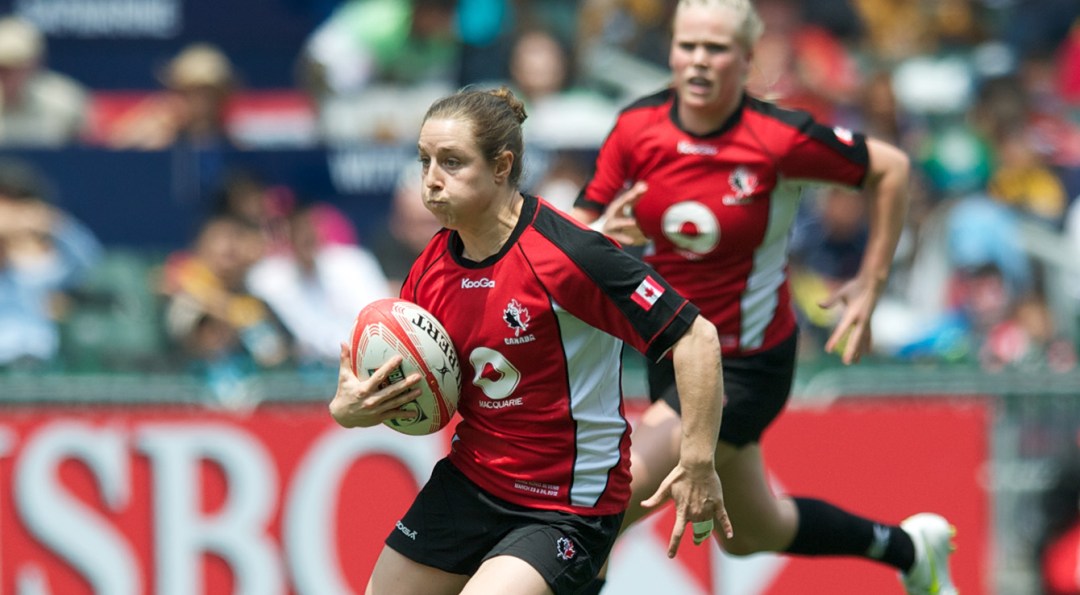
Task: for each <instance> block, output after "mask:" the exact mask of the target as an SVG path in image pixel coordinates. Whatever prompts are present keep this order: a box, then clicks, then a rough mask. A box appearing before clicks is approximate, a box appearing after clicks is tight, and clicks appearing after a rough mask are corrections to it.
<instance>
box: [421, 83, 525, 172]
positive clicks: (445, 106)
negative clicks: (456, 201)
mask: <svg viewBox="0 0 1080 595" xmlns="http://www.w3.org/2000/svg"><path fill="white" fill-rule="evenodd" d="M526 117H527V114H526V113H525V105H524V104H523V103H521V100H519V99H518V98H517V97H515V96H514V93H513V92H512V91H510V89H508V88H507V87H500V88H498V89H492V90H475V89H463V90H461V91H458V92H457V93H454V94H453V95H449V96H447V97H443V98H442V99H439V100H437V101H436V102H435V103H433V104H432V105H431V107H430V108H428V111H427V113H426V114H424V122H427V121H428V120H429V119H432V118H439V119H447V120H463V121H467V122H470V123H471V124H472V130H473V137H475V139H476V146H477V147H479V148H480V153H481V154H483V155H484V157H485V158H486V159H487V160H488V162H490V163H494V162H495V159H496V158H497V157H498V156H499V155H500V154H502V152H503V151H510V152H511V153H512V154H513V156H514V163H513V165H511V167H510V177H509V179H508V181H509V182H510V184H511V185H512V186H515V187H516V186H517V185H518V182H519V181H520V180H521V170H522V157H523V156H524V153H525V142H524V139H523V136H522V133H521V124H522V123H523V122H524V121H525V118H526Z"/></svg>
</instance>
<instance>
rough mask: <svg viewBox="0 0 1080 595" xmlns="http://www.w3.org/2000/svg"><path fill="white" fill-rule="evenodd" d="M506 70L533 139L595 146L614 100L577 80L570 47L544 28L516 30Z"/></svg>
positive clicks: (606, 126)
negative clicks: (521, 101) (518, 97)
mask: <svg viewBox="0 0 1080 595" xmlns="http://www.w3.org/2000/svg"><path fill="white" fill-rule="evenodd" d="M509 75H510V80H509V86H510V87H511V88H512V89H514V90H515V92H520V96H521V97H522V100H523V101H524V103H525V109H527V110H528V112H529V120H528V124H527V125H526V126H527V127H526V132H527V134H528V135H529V137H530V139H531V142H533V143H536V144H537V145H544V146H547V147H550V148H581V147H588V148H593V147H597V146H599V145H600V143H601V142H603V140H604V137H606V136H607V133H608V131H609V130H611V126H612V125H613V124H614V123H615V115H616V114H617V112H618V108H617V106H616V105H615V103H614V102H613V101H611V100H609V99H608V98H607V97H605V96H603V95H602V94H600V93H599V92H597V91H596V90H594V89H592V88H590V87H588V86H583V85H580V84H578V80H577V78H576V73H575V60H574V54H573V51H572V50H571V48H569V47H567V46H566V45H565V44H564V43H563V42H562V41H561V40H560V39H559V38H557V37H556V36H555V34H554V33H552V32H550V31H548V30H546V29H529V30H526V31H523V32H522V33H521V34H520V35H519V36H518V38H517V39H516V40H515V42H514V44H513V46H512V48H511V52H510V70H509ZM545 198H546V195H545Z"/></svg>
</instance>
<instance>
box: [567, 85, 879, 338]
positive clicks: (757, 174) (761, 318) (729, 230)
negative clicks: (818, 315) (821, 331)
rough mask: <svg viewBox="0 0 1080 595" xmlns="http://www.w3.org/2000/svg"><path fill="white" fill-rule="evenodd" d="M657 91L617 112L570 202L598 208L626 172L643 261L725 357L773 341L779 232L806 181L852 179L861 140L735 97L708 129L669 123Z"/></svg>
mask: <svg viewBox="0 0 1080 595" xmlns="http://www.w3.org/2000/svg"><path fill="white" fill-rule="evenodd" d="M675 101H676V96H675V93H674V92H673V91H672V90H670V89H668V90H665V91H663V92H660V93H657V94H655V95H651V96H649V97H646V98H643V99H641V100H639V101H637V102H636V103H634V104H633V105H631V106H630V107H628V108H626V109H625V110H623V112H622V113H621V114H620V115H619V118H618V120H617V121H616V123H615V127H614V129H613V130H612V131H611V134H610V135H609V136H608V138H607V140H605V141H604V145H603V146H602V147H601V149H600V153H599V156H598V157H597V162H596V172H595V173H594V175H593V178H592V179H591V180H590V181H589V183H588V184H587V185H586V187H585V188H584V189H583V191H582V193H581V196H579V197H578V200H577V203H576V206H578V207H582V208H586V209H592V210H600V211H602V210H603V209H604V208H605V207H606V206H607V205H608V204H609V203H610V202H611V201H612V200H613V199H614V198H615V197H616V196H617V195H618V194H619V193H620V192H622V191H623V190H624V189H625V188H627V187H628V186H629V185H631V184H632V183H634V182H637V181H645V182H646V183H647V184H648V190H647V191H646V193H645V195H644V196H643V197H642V198H641V200H640V201H639V202H638V204H637V206H636V207H635V209H634V216H635V218H636V219H637V222H638V225H639V226H640V227H641V230H642V231H643V232H644V233H645V235H646V236H647V237H649V238H650V239H651V240H652V247H651V248H650V249H649V250H647V252H646V256H645V258H646V261H647V262H649V263H650V264H651V265H652V266H653V267H655V268H656V270H657V272H659V273H660V274H661V275H663V276H664V278H666V279H667V280H668V281H669V282H670V283H671V284H672V285H673V286H674V287H675V288H676V289H678V290H679V292H680V293H682V294H683V295H684V296H686V297H687V298H689V299H690V300H691V301H692V302H694V304H696V305H697V306H698V307H700V308H701V312H702V315H703V316H705V317H706V318H708V319H709V320H710V321H712V322H713V323H714V324H716V326H717V330H718V331H719V333H720V342H721V346H722V348H723V353H724V355H725V356H728V355H734V356H738V355H739V354H750V353H754V352H757V351H761V350H764V349H768V348H770V347H773V346H775V345H777V344H778V343H779V342H780V341H782V340H783V339H784V338H786V337H787V336H789V335H790V334H791V333H792V332H793V331H794V328H795V316H794V313H793V312H792V309H791V306H790V298H789V291H788V287H787V243H788V235H789V231H790V229H791V226H792V223H793V221H794V218H795V213H796V210H797V208H798V202H799V195H800V185H801V184H802V183H805V182H807V181H820V182H829V183H837V184H842V185H846V186H860V185H861V184H862V182H863V179H864V178H865V176H866V173H867V170H868V162H869V157H868V151H867V147H866V138H865V137H864V136H862V135H859V134H853V133H852V132H850V131H848V130H846V129H843V128H839V127H837V128H829V127H826V126H823V125H821V124H818V123H817V122H815V121H814V120H813V118H811V117H810V115H809V114H807V113H806V112H801V111H792V110H786V109H782V108H779V107H777V106H775V105H773V104H771V103H767V102H765V101H761V100H759V99H755V98H753V97H749V96H744V98H743V100H742V103H741V105H740V107H739V109H738V110H736V112H735V113H734V114H733V115H732V116H731V117H730V118H729V119H728V121H727V122H725V123H724V124H723V126H721V128H720V129H719V130H717V131H716V132H714V133H712V134H708V135H705V136H696V135H694V134H691V133H689V132H686V131H685V130H683V129H682V128H681V127H680V126H679V124H678V118H677V116H676V109H675Z"/></svg>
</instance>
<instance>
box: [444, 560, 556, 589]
mask: <svg viewBox="0 0 1080 595" xmlns="http://www.w3.org/2000/svg"><path fill="white" fill-rule="evenodd" d="M489 593H513V594H514V595H552V591H551V587H549V586H548V584H547V582H546V581H544V577H542V576H540V573H539V572H538V571H537V570H536V569H535V568H533V567H532V565H530V564H529V563H528V562H526V561H524V560H522V559H521V558H515V557H513V556H495V557H494V558H491V559H490V560H488V561H487V562H484V563H483V564H482V565H481V566H480V570H477V571H476V574H474V575H473V577H472V578H471V579H469V582H468V584H466V585H465V589H464V590H463V591H462V592H461V595H487V594H489Z"/></svg>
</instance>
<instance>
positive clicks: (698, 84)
mask: <svg viewBox="0 0 1080 595" xmlns="http://www.w3.org/2000/svg"><path fill="white" fill-rule="evenodd" d="M686 88H687V90H689V91H691V92H694V93H699V94H705V93H708V92H709V91H711V90H712V88H713V83H712V81H710V80H709V79H707V78H705V77H701V76H692V77H690V78H688V79H686Z"/></svg>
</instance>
